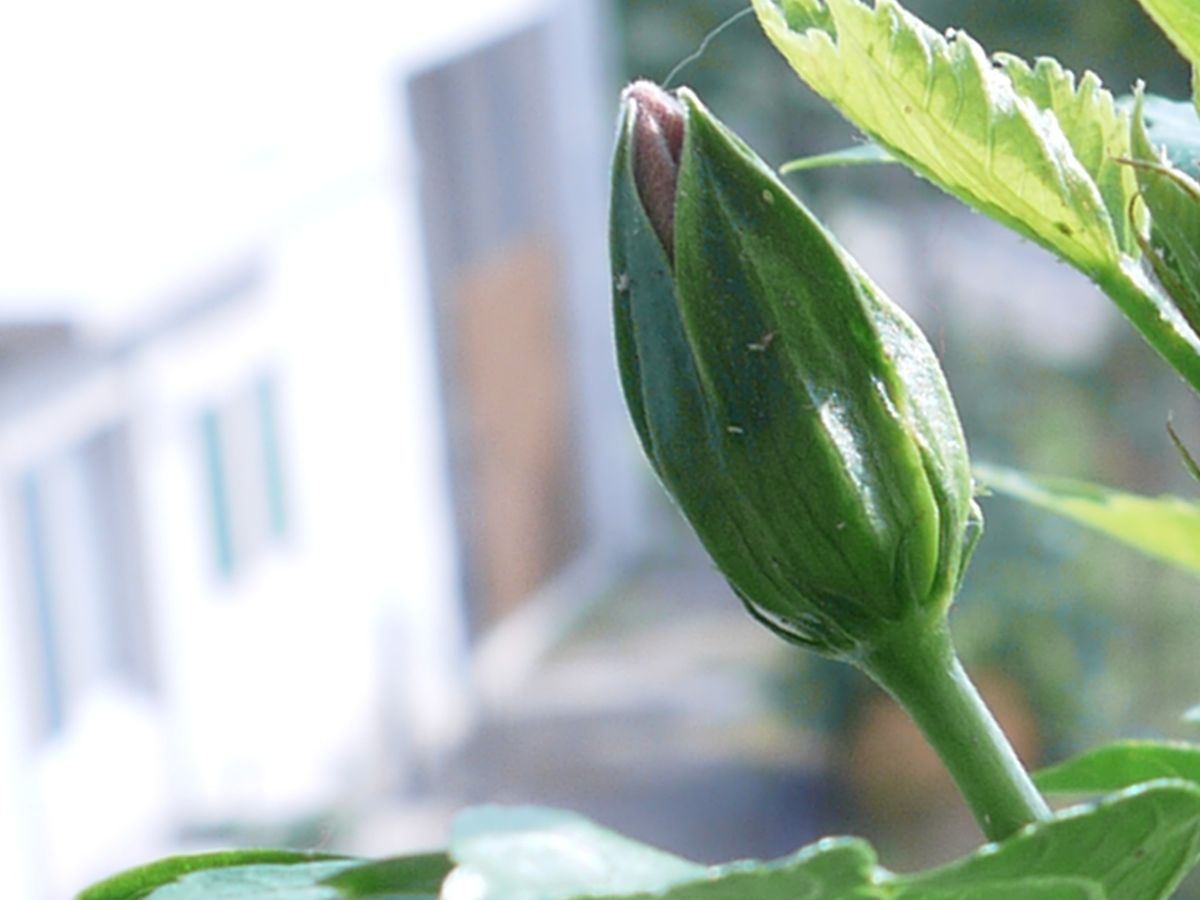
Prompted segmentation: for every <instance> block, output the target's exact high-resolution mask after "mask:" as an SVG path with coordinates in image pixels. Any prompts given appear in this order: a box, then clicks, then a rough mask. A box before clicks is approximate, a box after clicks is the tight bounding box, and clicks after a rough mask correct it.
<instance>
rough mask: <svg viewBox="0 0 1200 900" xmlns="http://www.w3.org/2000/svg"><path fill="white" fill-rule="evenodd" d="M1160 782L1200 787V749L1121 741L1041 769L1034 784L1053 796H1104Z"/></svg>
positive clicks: (1185, 745) (1190, 745) (1147, 742)
mask: <svg viewBox="0 0 1200 900" xmlns="http://www.w3.org/2000/svg"><path fill="white" fill-rule="evenodd" d="M1157 778H1180V779H1183V780H1184V781H1191V782H1194V783H1195V784H1197V785H1200V746H1197V745H1195V744H1185V743H1162V742H1156V741H1121V742H1120V743H1116V744H1109V745H1107V746H1104V747H1096V748H1094V749H1092V750H1088V751H1086V752H1084V753H1081V754H1079V755H1078V756H1074V757H1072V758H1071V759H1068V760H1066V761H1064V762H1061V763H1058V764H1057V765H1054V766H1050V767H1049V768H1046V769H1042V770H1041V771H1040V772H1038V773H1037V774H1036V775H1035V776H1034V782H1035V783H1036V784H1037V786H1038V787H1039V788H1041V789H1042V790H1043V791H1048V792H1050V793H1059V794H1103V793H1109V792H1111V791H1119V790H1121V789H1122V788H1127V787H1130V786H1131V785H1135V784H1141V783H1142V782H1145V781H1153V780H1155V779H1157Z"/></svg>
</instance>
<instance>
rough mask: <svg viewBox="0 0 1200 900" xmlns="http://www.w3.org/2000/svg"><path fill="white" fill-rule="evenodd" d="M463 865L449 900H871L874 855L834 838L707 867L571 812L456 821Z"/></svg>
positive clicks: (499, 813)
mask: <svg viewBox="0 0 1200 900" xmlns="http://www.w3.org/2000/svg"><path fill="white" fill-rule="evenodd" d="M451 855H452V856H454V857H455V859H456V860H457V861H458V862H459V864H460V866H459V868H458V869H456V870H455V871H454V872H453V873H452V874H451V876H450V878H449V879H448V880H447V882H446V887H445V889H444V891H443V896H444V897H445V898H446V900H457V898H459V897H471V898H473V900H569V898H575V897H583V896H587V897H596V898H599V897H638V898H646V897H649V896H653V897H655V898H661V900H743V898H746V897H754V898H755V900H792V898H795V897H805V898H808V900H843V898H844V900H872V898H879V900H882V898H884V897H886V894H883V893H880V892H878V891H877V890H875V889H874V888H873V887H872V883H873V882H872V878H873V874H874V872H875V855H874V852H873V851H872V850H871V848H870V846H869V845H868V844H867V843H866V842H864V841H859V840H851V839H840V838H835V839H828V840H825V841H821V842H819V843H817V844H815V845H813V846H812V847H809V848H805V849H804V850H801V851H800V852H798V853H796V854H794V855H792V856H789V857H785V858H784V859H782V860H777V861H775V862H770V863H757V862H742V863H731V864H729V865H725V866H712V867H709V866H702V865H699V864H697V863H694V862H690V861H688V860H684V859H681V858H679V857H677V856H673V855H671V854H669V853H665V852H663V851H661V850H656V849H654V848H651V847H647V846H645V845H643V844H639V843H637V842H636V841H633V840H630V839H629V838H626V837H622V836H621V835H618V834H614V833H613V832H611V831H608V830H606V829H603V828H601V827H599V826H597V825H595V824H593V823H591V822H589V821H588V820H587V819H584V818H583V817H581V816H578V815H575V814H573V813H567V812H559V811H556V810H548V809H535V808H528V807H526V808H516V809H506V808H502V807H482V808H479V809H474V810H468V811H467V812H465V813H463V814H462V815H461V816H460V817H459V819H458V820H457V822H456V823H455V827H454V832H453V837H452V840H451Z"/></svg>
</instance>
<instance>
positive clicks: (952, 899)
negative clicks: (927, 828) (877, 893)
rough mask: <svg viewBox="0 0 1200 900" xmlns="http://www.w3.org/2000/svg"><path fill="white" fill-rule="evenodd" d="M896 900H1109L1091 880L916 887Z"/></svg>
mask: <svg viewBox="0 0 1200 900" xmlns="http://www.w3.org/2000/svg"><path fill="white" fill-rule="evenodd" d="M890 896H891V897H894V900H1108V895H1107V894H1106V893H1105V892H1104V887H1103V886H1102V885H1101V884H1100V883H1099V882H1096V881H1092V880H1091V879H1088V878H1020V879H1017V880H1015V881H1004V882H999V883H996V884H969V885H965V886H962V887H957V888H946V889H945V890H937V889H930V888H914V889H911V890H903V889H902V890H901V891H900V893H898V894H894V895H890Z"/></svg>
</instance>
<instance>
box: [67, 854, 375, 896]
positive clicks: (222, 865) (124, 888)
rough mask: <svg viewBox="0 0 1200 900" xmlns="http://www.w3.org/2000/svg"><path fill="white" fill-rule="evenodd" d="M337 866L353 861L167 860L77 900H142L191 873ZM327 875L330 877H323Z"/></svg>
mask: <svg viewBox="0 0 1200 900" xmlns="http://www.w3.org/2000/svg"><path fill="white" fill-rule="evenodd" d="M314 863H321V864H323V863H337V864H344V865H345V866H351V865H354V864H355V863H356V860H353V859H347V858H346V857H341V856H334V855H330V854H322V853H301V852H297V851H294V850H227V851H220V852H217V853H197V854H191V855H187V856H171V857H167V858H166V859H160V860H158V861H156V862H152V863H149V864H147V865H144V866H138V867H137V868H135V869H129V870H128V871H125V872H121V873H120V874H117V875H114V876H113V877H111V878H107V879H105V880H104V881H102V882H100V883H99V884H95V885H93V886H92V887H90V888H87V889H86V890H85V891H83V892H82V893H81V894H80V895H79V897H78V900H142V898H144V897H148V896H150V895H151V894H152V893H153V892H154V891H155V889H157V888H160V887H162V886H164V885H169V884H171V883H172V882H175V881H178V880H179V879H181V878H184V877H186V876H188V875H190V874H192V873H196V872H205V871H212V870H216V869H226V868H233V867H246V866H255V865H271V866H276V867H284V866H306V865H310V864H314ZM326 874H330V873H326Z"/></svg>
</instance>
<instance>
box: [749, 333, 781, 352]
mask: <svg viewBox="0 0 1200 900" xmlns="http://www.w3.org/2000/svg"><path fill="white" fill-rule="evenodd" d="M773 340H775V332H773V331H768V332H767V333H766V334H764V335H763V336H762V337H760V338H759V339H758V340H757V341H751V342H750V343H749V344H747V345H746V349H747V350H749V351H750V352H751V353H766V352H767V348H768V347H770V346H771V341H773Z"/></svg>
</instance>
